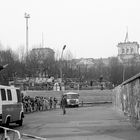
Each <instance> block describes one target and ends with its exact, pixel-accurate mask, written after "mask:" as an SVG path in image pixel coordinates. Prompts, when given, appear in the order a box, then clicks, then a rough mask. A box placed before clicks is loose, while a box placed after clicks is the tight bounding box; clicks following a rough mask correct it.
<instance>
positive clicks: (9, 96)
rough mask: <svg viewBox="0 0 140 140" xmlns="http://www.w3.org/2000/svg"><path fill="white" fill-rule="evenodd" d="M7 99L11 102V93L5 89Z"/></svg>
mask: <svg viewBox="0 0 140 140" xmlns="http://www.w3.org/2000/svg"><path fill="white" fill-rule="evenodd" d="M7 97H8V101H11V100H12V93H11V90H10V89H7Z"/></svg>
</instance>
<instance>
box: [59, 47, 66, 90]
mask: <svg viewBox="0 0 140 140" xmlns="http://www.w3.org/2000/svg"><path fill="white" fill-rule="evenodd" d="M65 48H66V45H64V46H63V49H62V52H61V64H60V78H61V86H60V87H61V90H62V81H63V72H62V60H63V52H64V50H65Z"/></svg>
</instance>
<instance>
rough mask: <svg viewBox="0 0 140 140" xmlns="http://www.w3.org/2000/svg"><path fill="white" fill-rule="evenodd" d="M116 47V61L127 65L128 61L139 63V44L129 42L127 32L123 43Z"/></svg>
mask: <svg viewBox="0 0 140 140" xmlns="http://www.w3.org/2000/svg"><path fill="white" fill-rule="evenodd" d="M117 47H118V59H119V61H120V62H122V63H129V62H130V61H132V60H133V61H135V62H140V55H139V44H138V42H130V41H129V40H128V32H127V33H126V37H125V40H124V42H120V43H118V45H117Z"/></svg>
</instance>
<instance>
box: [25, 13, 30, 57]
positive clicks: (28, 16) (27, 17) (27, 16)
mask: <svg viewBox="0 0 140 140" xmlns="http://www.w3.org/2000/svg"><path fill="white" fill-rule="evenodd" d="M24 18H25V19H26V55H27V57H28V45H29V44H28V19H29V18H30V15H29V14H27V13H25V15H24Z"/></svg>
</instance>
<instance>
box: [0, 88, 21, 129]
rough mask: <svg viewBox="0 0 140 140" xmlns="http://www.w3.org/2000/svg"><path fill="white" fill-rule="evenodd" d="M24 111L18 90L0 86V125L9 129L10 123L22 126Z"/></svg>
mask: <svg viewBox="0 0 140 140" xmlns="http://www.w3.org/2000/svg"><path fill="white" fill-rule="evenodd" d="M23 118H24V110H23V104H22V96H21V93H20V89H19V88H15V87H14V86H3V85H0V124H1V125H6V126H7V127H9V124H10V123H13V122H14V123H17V124H19V126H22V124H23Z"/></svg>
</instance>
